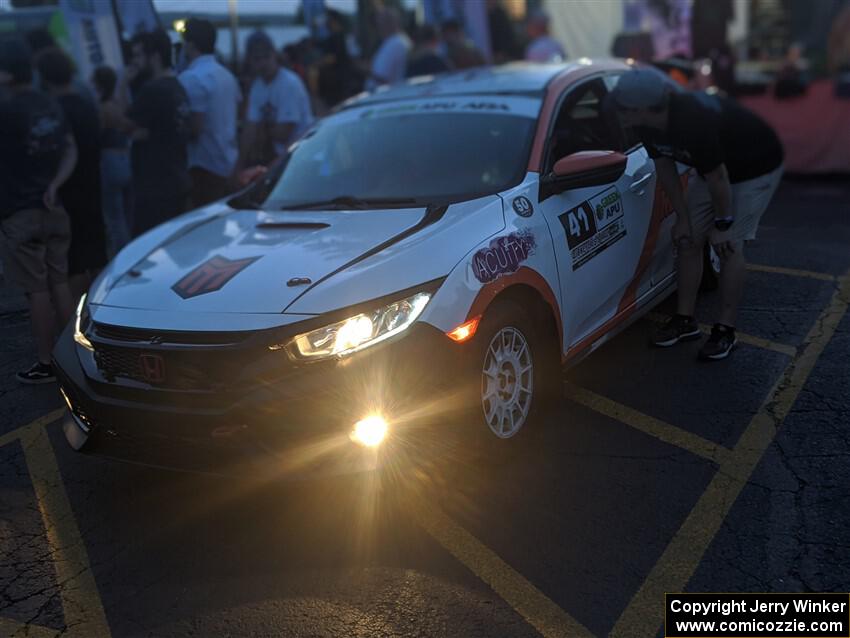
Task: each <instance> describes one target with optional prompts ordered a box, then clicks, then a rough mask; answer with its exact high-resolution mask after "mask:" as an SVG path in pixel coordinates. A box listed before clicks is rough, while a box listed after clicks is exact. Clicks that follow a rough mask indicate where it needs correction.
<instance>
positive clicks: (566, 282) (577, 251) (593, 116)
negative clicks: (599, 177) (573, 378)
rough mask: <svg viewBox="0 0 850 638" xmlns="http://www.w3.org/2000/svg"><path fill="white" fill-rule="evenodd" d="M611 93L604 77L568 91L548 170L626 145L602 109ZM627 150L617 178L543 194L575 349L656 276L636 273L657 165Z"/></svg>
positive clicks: (568, 341)
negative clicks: (582, 155) (558, 163)
mask: <svg viewBox="0 0 850 638" xmlns="http://www.w3.org/2000/svg"><path fill="white" fill-rule="evenodd" d="M607 93H608V89H607V87H606V85H605V82H604V79H603V78H602V77H597V78H594V79H591V80H587V81H585V82H583V83H581V84H579V85H577V86H575V87H573V88H571V89H569V90H568V92H567V93H566V94H565V96H564V97H563V101H562V106H561V108H560V109H559V111H558V115H557V117H556V119H555V121H554V123H553V125H552V130H551V132H550V136H549V143H548V144H547V150H546V158H545V160H544V162H543V163H542V164H541V168H542V175H544V176H545V175H548V174H550V173H551V171H552V170H553V168H554V163H555V162H556V161H557V160H559V159H561V158H563V157H566V156H568V155H571V154H572V153H576V152H579V151H589V150H621V151H622V150H623V149H621V148H618V147H621V146H622V142H621V141H620V140H621V139H622V136H621V135H618V134H617V131H615V130H614V129H613V128H612V125H611V119H610V118H608V117H606V113H603V104H604V100H605V97H606V96H607ZM625 155H626V157H627V162H626V167H625V171H624V172H623V174H622V175H621V176H620V177H619V178H618V179H616V180H614V181H611V182H608V183H604V184H600V185H597V186H586V187H578V188H571V189H569V190H565V191H563V192H560V193H555V194H551V195H548V196H546V194H545V193H543V192H541V196H542V197H543V199H542V200H541V204H540V205H541V209H542V212H543V214H544V215H545V217H546V220H547V222H548V224H549V228H550V232H551V234H552V239H553V243H554V245H555V251H556V258H557V265H558V274H559V279H560V286H561V299H562V307H563V314H564V317H563V326H564V344H565V345H566V346H567V351H568V352H569V351H570V350H574V351H577V350H580V349H583V348H584V347H585V346H586V345H593V344H594V343H595V342H596V341H597V340H598V339H599V338H600V337H601V336H602V335H603V334H604V332H606V331H607V329H608V328H610V327H613V326H614V325H616V323H617V321H618V319H619V318H621V317H622V316H623V315H624V314H625V311H626V310H628V308H629V307H630V305H631V303H632V300H634V299H636V298H639V297H640V296H641V295H643V294H645V293H647V292H648V291H649V289H650V288H651V281H650V277H649V273H647V276H646V277H636V274H637V271H638V264H639V263H640V261H641V255H642V252H643V246H644V238H645V237H646V234H647V231H648V229H649V222H650V217H651V215H650V213H651V206H652V193H653V190H654V187H655V172H654V165H653V163H652V161H651V160H650V159H649V157H648V155H647V153H646V151H645V150H644V149H643V147H642V146H635V147H634V148H631V149H628V150H626V152H625ZM599 343H601V341H600V342H599Z"/></svg>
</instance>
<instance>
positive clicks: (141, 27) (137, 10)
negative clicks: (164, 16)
mask: <svg viewBox="0 0 850 638" xmlns="http://www.w3.org/2000/svg"><path fill="white" fill-rule="evenodd" d="M113 2H114V5H115V14H116V16H117V17H118V22H119V24H120V26H121V31H122V35H123V36H124V39H125V40H131V39H132V38H133V36H134V35H136V34H137V33H146V32H148V31H154V30H155V29H158V28H159V27H160V23H159V16H158V15H157V13H156V9H154V6H153V0H113Z"/></svg>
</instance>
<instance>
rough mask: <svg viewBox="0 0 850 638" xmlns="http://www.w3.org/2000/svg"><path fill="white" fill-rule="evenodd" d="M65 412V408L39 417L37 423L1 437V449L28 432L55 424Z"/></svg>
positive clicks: (34, 422) (33, 422) (29, 424)
mask: <svg viewBox="0 0 850 638" xmlns="http://www.w3.org/2000/svg"><path fill="white" fill-rule="evenodd" d="M64 412H65V409H64V408H60V409H57V410H53V411H52V412H48V413H47V414H45V415H44V416H40V417H38V418H37V419H36V420H35V421H32V422H31V423H28V424H27V425H25V426H23V427H20V428H18V429H16V430H12V431H11V432H7V433H6V434H3V435H2V436H0V447H3V446H4V445H8V444H9V443H12V442H13V441H17V440H18V439H20V438H21V437H22V436H23V434H24V433H25V432H28V431H30V430H33V429H38V428H43V427H44V426H45V425H47V424H48V423H53V422H54V421H55V420H56V419H58V418H59V417H61V416H62V414H63V413H64Z"/></svg>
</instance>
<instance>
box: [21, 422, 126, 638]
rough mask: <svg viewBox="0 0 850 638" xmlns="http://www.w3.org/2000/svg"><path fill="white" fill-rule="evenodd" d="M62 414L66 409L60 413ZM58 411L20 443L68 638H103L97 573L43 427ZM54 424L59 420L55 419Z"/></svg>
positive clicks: (26, 430)
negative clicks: (56, 584)
mask: <svg viewBox="0 0 850 638" xmlns="http://www.w3.org/2000/svg"><path fill="white" fill-rule="evenodd" d="M57 412H59V415H60V416H61V413H62V410H58V411H57ZM55 414H56V412H51V413H50V414H48V415H46V416H44V417H42V418H41V419H39V420H37V421H35V422H33V423H31V424H30V425H29V426H25V427H24V428H22V430H23V431H22V434H21V445H22V446H23V448H24V454H25V455H26V462H27V467H28V468H29V473H30V478H31V479H32V484H33V489H34V490H35V496H36V500H37V502H38V507H39V510H40V511H41V517H42V520H43V521H44V529H45V530H46V532H47V542H48V545H49V547H50V554H51V559H52V562H53V566H54V569H55V570H56V581H57V583H58V585H59V594H60V598H61V600H62V608H63V610H64V612H65V623H66V625H67V626H68V628H69V630H68V631H67V632H66V633H65V634H64V635H66V636H69V635H70V636H81V637H83V636H84V637H86V638H100V637H108V636H110V635H111V634H110V632H109V625H108V623H107V620H106V613H105V612H104V610H103V604H102V603H101V600H100V595H99V593H98V590H97V584H96V583H95V580H94V575H93V574H92V570H91V564H90V563H89V557H88V552H87V551H86V547H85V544H84V543H83V539H82V536H81V534H80V530H79V528H78V527H77V522H76V519H75V518H74V512H73V510H72V508H71V502H70V501H69V500H68V494H67V493H66V492H65V486H64V484H63V482H62V475H61V473H60V471H59V465H58V463H57V462H56V456H55V454H54V453H53V447H52V446H51V444H50V439H49V438H48V435H47V430H46V429H45V427H44V425H45V424H46V423H49V422H50V420H51V419H50V417H51V416H53V415H55ZM52 420H55V418H54V419H52Z"/></svg>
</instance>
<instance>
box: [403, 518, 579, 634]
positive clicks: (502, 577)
mask: <svg viewBox="0 0 850 638" xmlns="http://www.w3.org/2000/svg"><path fill="white" fill-rule="evenodd" d="M411 509H412V511H413V514H414V516H415V517H416V519H417V520H418V521H419V524H420V525H421V526H422V527H423V528H424V529H425V530H426V531H427V532H428V533H429V534H430V535H431V536H432V537H433V538H434V539H435V540H436V541H437V542H438V543H440V545H442V546H443V547H444V548H446V549H447V550H448V551H449V552H450V553H451V554H452V555H453V556H454V557H455V558H457V559H458V560H459V561H460V562H461V563H463V564H464V565H465V566H466V567H467V568H468V569H469V570H470V571H471V572H472V573H473V574H475V575H476V576H477V577H478V578H480V579H481V580H482V581H484V582H485V583H487V585H489V586H490V587H491V588H492V589H493V591H494V592H496V594H498V595H499V596H500V597H501V598H502V599H503V600H504V601H505V602H506V603H508V604H509V605H510V606H511V607H513V609H514V610H515V611H516V612H517V613H519V614H520V615H521V616H522V617H523V618H524V619H525V620H526V622H528V623H529V624H530V625H531V626H532V627H534V628H535V629H536V630H537V631H539V632H540V634H541V635H543V636H544V637H545V638H556V637H558V638H584V637H585V636H592V635H593V634H592V633H591V632H590V630H588V629H587V628H586V627H585V626H584V625H582V624H581V623H580V622H578V621H577V620H576V619H575V618H573V617H572V616H570V615H569V614H568V613H567V612H565V611H564V610H563V609H561V608H560V607H559V606H558V605H556V604H555V603H554V602H552V600H551V599H550V598H548V597H547V596H546V595H545V594H544V593H543V592H541V591H540V590H539V589H537V588H536V587H535V586H534V585H532V584H531V583H530V582H529V581H528V580H526V579H525V578H524V577H523V576H522V575H521V574H520V573H519V572H517V571H516V570H514V569H513V568H512V567H511V566H510V565H508V564H507V563H506V562H505V561H503V560H502V559H501V558H499V556H498V555H497V554H496V553H495V552H493V550H491V549H490V548H489V547H487V546H485V545H484V544H482V543H481V542H480V541H479V540H478V539H477V538H475V537H474V536H473V535H472V534H470V533H469V532H467V531H466V530H465V529H464V528H463V527H461V526H460V525H458V524H457V523H455V522H454V521H453V520H451V519H450V518H449V517H448V516H446V515H445V514H444V513H443V512H441V511H440V510H438V509H436V508H434V507H431V506H429V505H425V504H421V503H420V504H419V506H418V507H412V508H411Z"/></svg>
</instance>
